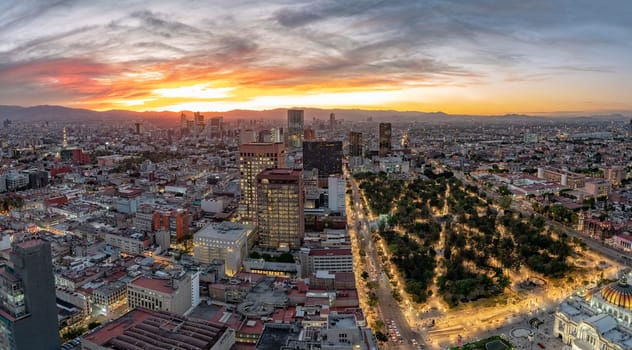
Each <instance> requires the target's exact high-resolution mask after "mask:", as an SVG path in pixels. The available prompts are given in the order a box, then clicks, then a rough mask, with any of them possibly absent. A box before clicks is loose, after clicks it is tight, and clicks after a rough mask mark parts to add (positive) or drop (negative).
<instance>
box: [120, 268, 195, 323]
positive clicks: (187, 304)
mask: <svg viewBox="0 0 632 350" xmlns="http://www.w3.org/2000/svg"><path fill="white" fill-rule="evenodd" d="M195 276H197V275H192V274H190V273H184V272H183V273H181V274H180V275H178V276H175V277H172V278H166V279H159V278H149V277H142V276H139V277H136V278H135V279H133V280H132V281H131V282H130V283H129V284H128V285H127V305H128V306H129V308H130V309H131V308H135V307H143V308H147V309H151V310H160V311H169V312H175V313H178V314H184V313H185V312H186V311H187V310H188V309H189V308H191V306H194V305H195V304H194V303H193V300H192V299H193V298H192V291H193V288H192V285H193V284H195V285H198V284H199V276H198V277H197V279H196V278H194V277H195Z"/></svg>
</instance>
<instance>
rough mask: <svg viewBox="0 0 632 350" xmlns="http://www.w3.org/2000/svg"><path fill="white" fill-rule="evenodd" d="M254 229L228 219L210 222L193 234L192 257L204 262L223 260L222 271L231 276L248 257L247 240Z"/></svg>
mask: <svg viewBox="0 0 632 350" xmlns="http://www.w3.org/2000/svg"><path fill="white" fill-rule="evenodd" d="M254 230H255V227H254V226H251V225H241V224H238V223H235V222H229V221H224V222H220V223H211V224H209V225H207V226H205V227H204V228H202V229H201V230H200V231H198V232H197V233H196V234H195V237H194V239H193V257H194V259H195V260H196V261H198V262H200V263H204V264H210V263H212V262H213V261H214V260H223V261H224V273H225V274H226V275H228V276H233V275H234V274H236V273H237V272H239V270H241V265H242V262H243V261H244V259H245V258H247V257H248V242H249V238H251V237H253V236H254Z"/></svg>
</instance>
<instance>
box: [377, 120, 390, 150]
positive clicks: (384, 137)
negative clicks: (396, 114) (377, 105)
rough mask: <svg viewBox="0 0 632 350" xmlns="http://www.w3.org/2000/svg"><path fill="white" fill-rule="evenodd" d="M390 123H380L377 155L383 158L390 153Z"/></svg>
mask: <svg viewBox="0 0 632 350" xmlns="http://www.w3.org/2000/svg"><path fill="white" fill-rule="evenodd" d="M391 132H392V131H391V123H380V136H379V150H378V155H379V156H380V157H384V156H386V155H387V154H390V153H391Z"/></svg>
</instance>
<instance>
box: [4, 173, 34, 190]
mask: <svg viewBox="0 0 632 350" xmlns="http://www.w3.org/2000/svg"><path fill="white" fill-rule="evenodd" d="M6 179H7V180H6V181H7V191H15V190H17V189H19V188H22V187H26V186H28V184H29V176H28V175H27V174H24V173H18V172H11V173H8V174H7V178H6Z"/></svg>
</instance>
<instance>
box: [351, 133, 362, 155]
mask: <svg viewBox="0 0 632 350" xmlns="http://www.w3.org/2000/svg"><path fill="white" fill-rule="evenodd" d="M349 156H351V157H362V133H361V132H356V131H352V132H350V133H349Z"/></svg>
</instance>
